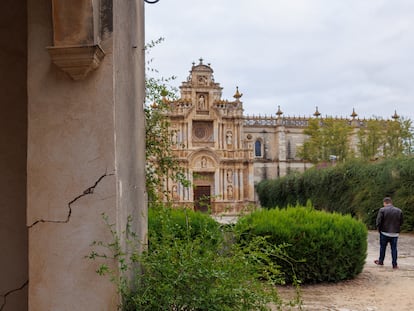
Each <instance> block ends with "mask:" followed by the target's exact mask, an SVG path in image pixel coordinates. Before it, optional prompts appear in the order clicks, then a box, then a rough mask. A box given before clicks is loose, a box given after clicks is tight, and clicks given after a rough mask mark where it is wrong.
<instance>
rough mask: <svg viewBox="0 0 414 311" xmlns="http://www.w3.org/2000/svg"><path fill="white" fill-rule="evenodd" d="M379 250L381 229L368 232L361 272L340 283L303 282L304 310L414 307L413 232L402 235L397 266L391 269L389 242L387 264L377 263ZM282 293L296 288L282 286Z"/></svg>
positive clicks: (411, 309)
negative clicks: (379, 231)
mask: <svg viewBox="0 0 414 311" xmlns="http://www.w3.org/2000/svg"><path fill="white" fill-rule="evenodd" d="M378 251H379V237H378V233H377V232H374V231H372V232H369V234H368V256H367V260H366V263H365V267H364V270H363V271H362V273H361V274H360V275H359V276H358V277H357V278H355V279H353V280H349V281H345V282H341V283H338V284H323V285H308V286H302V288H301V292H302V300H303V307H302V310H312V311H315V310H318V311H323V310H324V311H326V310H331V311H414V235H413V234H401V235H400V238H399V240H398V251H399V254H398V258H399V259H398V265H399V267H400V269H398V270H394V269H392V266H391V253H390V249H389V246H388V248H387V253H386V257H385V261H384V266H376V265H375V264H374V260H375V259H377V257H378ZM279 293H280V295H281V296H282V297H283V298H287V297H290V296H291V295H292V294H293V291H292V289H290V288H280V289H279ZM286 310H290V309H289V308H286ZM292 310H297V308H296V309H292Z"/></svg>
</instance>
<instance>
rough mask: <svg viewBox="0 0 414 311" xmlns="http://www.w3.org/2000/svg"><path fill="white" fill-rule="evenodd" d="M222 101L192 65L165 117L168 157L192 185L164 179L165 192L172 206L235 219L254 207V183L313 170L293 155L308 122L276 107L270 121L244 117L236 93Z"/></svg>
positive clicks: (208, 77)
mask: <svg viewBox="0 0 414 311" xmlns="http://www.w3.org/2000/svg"><path fill="white" fill-rule="evenodd" d="M221 96H222V87H221V86H220V84H219V83H217V82H215V81H214V76H213V69H212V68H211V66H210V64H204V63H203V60H202V59H200V62H199V64H197V65H196V64H195V63H193V65H192V67H191V70H190V74H189V76H188V78H187V80H186V81H184V82H182V84H181V86H180V98H179V99H178V100H175V101H170V102H169V105H170V111H169V113H168V117H169V121H170V131H171V132H170V133H171V140H172V148H173V152H174V154H175V155H176V156H177V157H178V159H179V161H180V163H181V166H182V167H183V168H184V170H185V173H186V176H187V178H188V180H189V181H190V182H191V186H190V187H184V186H183V185H181V184H179V183H174V182H173V181H171V180H169V181H168V182H167V184H166V190H167V191H168V192H169V193H170V194H171V197H172V200H173V202H174V203H175V204H177V205H180V206H182V205H185V206H191V207H194V209H195V210H201V211H206V210H207V209H208V208H210V209H211V212H212V213H213V214H238V213H240V212H242V211H243V210H245V209H248V207H249V206H252V204H257V202H258V198H257V195H256V193H255V184H257V183H258V182H260V181H262V180H265V179H273V178H278V177H281V176H285V175H287V174H289V173H290V172H294V171H299V172H303V171H304V170H306V169H307V168H310V167H311V166H312V164H311V163H308V162H306V161H303V160H302V159H301V158H300V157H299V156H298V149H299V148H300V147H301V146H302V145H303V143H304V141H305V139H306V135H304V134H303V130H304V129H305V128H306V126H307V124H308V120H309V118H304V117H303V118H300V117H284V116H283V112H282V111H281V110H280V108H278V110H277V112H276V115H275V116H271V117H254V116H245V115H244V114H243V103H242V101H241V97H242V94H241V93H240V92H239V90H238V88H237V89H236V91H235V94H234V96H233V97H234V100H231V101H229V100H223V99H222V97H221ZM318 116H319V112H318V110H317V109H316V112H315V114H314V117H318ZM351 117H352V119H350V124H351V122H352V121H353V122H354V123H358V120H357V119H356V118H355V117H356V114H355V113H353V114H352V115H351Z"/></svg>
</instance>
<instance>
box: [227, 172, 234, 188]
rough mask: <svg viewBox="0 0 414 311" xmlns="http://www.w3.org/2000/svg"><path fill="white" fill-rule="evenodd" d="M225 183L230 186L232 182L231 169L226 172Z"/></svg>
mask: <svg viewBox="0 0 414 311" xmlns="http://www.w3.org/2000/svg"><path fill="white" fill-rule="evenodd" d="M227 182H228V183H230V184H231V183H232V182H233V171H232V170H231V169H228V170H227Z"/></svg>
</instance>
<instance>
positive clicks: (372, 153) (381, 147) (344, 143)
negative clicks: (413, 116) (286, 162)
mask: <svg viewBox="0 0 414 311" xmlns="http://www.w3.org/2000/svg"><path fill="white" fill-rule="evenodd" d="M304 134H306V135H307V136H308V139H307V140H306V141H305V143H304V144H303V147H302V148H301V150H299V156H300V157H301V158H303V159H304V160H307V161H309V162H312V163H321V162H328V161H331V160H332V159H335V160H339V161H341V162H344V161H346V160H349V159H353V158H355V157H359V158H362V159H364V160H376V159H380V158H394V157H398V156H402V155H408V154H412V152H413V144H412V142H413V137H414V136H413V135H414V134H413V127H412V121H411V120H410V119H404V118H395V119H394V120H382V119H370V120H366V121H363V122H362V124H361V126H359V127H353V126H352V124H350V123H349V121H347V120H344V119H334V118H324V119H310V120H309V124H308V127H307V128H306V129H305V130H304ZM355 138H356V139H355ZM353 139H355V140H353Z"/></svg>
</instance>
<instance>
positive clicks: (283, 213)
mask: <svg viewBox="0 0 414 311" xmlns="http://www.w3.org/2000/svg"><path fill="white" fill-rule="evenodd" d="M235 230H236V232H237V233H238V237H239V239H240V240H241V241H246V242H248V241H249V240H251V239H252V238H254V237H256V236H266V237H268V240H269V241H270V242H271V243H273V245H282V244H284V243H287V244H288V247H287V248H285V251H286V252H287V253H288V255H289V256H290V257H291V258H292V260H289V261H286V260H281V259H279V258H275V262H276V264H277V265H279V266H280V267H281V270H282V271H283V272H284V273H285V278H286V280H287V281H288V282H292V281H294V280H295V278H296V279H298V280H299V281H301V282H304V283H318V282H337V281H341V280H345V279H351V278H354V277H355V276H356V275H357V274H359V273H360V272H361V271H362V269H363V267H364V263H365V258H366V255H367V229H366V227H365V225H364V224H363V223H362V222H360V221H357V220H355V219H354V218H352V217H351V216H349V215H348V216H343V215H340V214H337V213H327V212H322V211H316V210H314V209H313V208H312V207H311V206H309V205H308V206H307V207H303V206H299V205H297V206H296V207H290V206H289V207H288V208H287V209H271V210H260V211H256V212H253V213H252V214H250V215H247V216H244V217H242V218H241V219H240V220H239V221H238V223H237V224H236V227H235Z"/></svg>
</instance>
